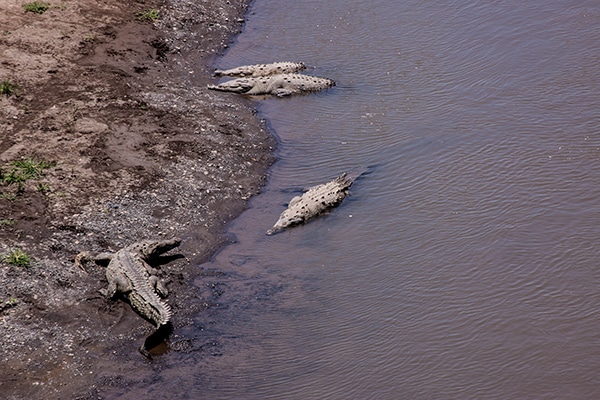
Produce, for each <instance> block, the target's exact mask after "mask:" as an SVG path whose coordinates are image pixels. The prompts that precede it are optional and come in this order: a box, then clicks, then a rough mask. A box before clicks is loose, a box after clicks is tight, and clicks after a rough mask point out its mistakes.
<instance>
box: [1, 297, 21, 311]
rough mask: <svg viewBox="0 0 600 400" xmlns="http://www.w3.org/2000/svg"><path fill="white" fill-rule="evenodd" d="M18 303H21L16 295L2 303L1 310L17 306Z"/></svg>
mask: <svg viewBox="0 0 600 400" xmlns="http://www.w3.org/2000/svg"><path fill="white" fill-rule="evenodd" d="M17 304H19V301H18V300H17V299H15V298H14V297H11V298H10V299H8V300H6V301H3V302H1V303H0V311H4V310H6V309H8V308H13V307H16V306H17Z"/></svg>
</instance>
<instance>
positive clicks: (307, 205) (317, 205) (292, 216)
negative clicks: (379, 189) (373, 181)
mask: <svg viewBox="0 0 600 400" xmlns="http://www.w3.org/2000/svg"><path fill="white" fill-rule="evenodd" d="M364 171H365V169H364V168H360V169H357V170H353V171H350V172H347V173H344V174H342V175H341V176H338V177H337V178H335V179H334V180H332V181H330V182H327V183H323V184H321V185H318V186H314V187H312V188H310V189H308V191H306V193H304V194H303V195H302V196H296V197H294V198H293V199H292V200H291V201H290V202H289V204H288V208H287V209H286V210H285V211H283V212H282V213H281V215H280V216H279V220H278V221H277V222H276V223H275V225H273V227H272V228H271V229H269V230H268V231H267V235H273V234H274V233H277V232H279V231H281V230H283V229H285V228H288V227H290V226H294V225H298V224H302V223H304V222H306V221H308V220H309V219H311V218H313V217H315V216H317V215H319V214H321V213H322V212H324V211H326V210H327V209H329V208H331V207H335V206H337V205H339V204H340V203H341V202H342V201H343V200H344V199H345V198H346V196H347V195H348V189H349V188H350V186H352V183H353V182H354V181H355V180H356V178H358V176H360V175H361V174H362V173H363V172H364Z"/></svg>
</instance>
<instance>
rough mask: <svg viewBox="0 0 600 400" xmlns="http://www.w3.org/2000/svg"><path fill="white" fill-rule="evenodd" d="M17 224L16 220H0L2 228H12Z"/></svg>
mask: <svg viewBox="0 0 600 400" xmlns="http://www.w3.org/2000/svg"><path fill="white" fill-rule="evenodd" d="M14 224H15V220H14V219H0V227H2V226H12V225H14Z"/></svg>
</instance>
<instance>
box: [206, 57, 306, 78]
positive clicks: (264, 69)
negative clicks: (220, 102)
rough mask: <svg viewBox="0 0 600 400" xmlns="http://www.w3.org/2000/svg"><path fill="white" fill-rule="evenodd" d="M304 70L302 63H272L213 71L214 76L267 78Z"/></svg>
mask: <svg viewBox="0 0 600 400" xmlns="http://www.w3.org/2000/svg"><path fill="white" fill-rule="evenodd" d="M304 69H306V65H305V64H304V63H303V62H292V61H283V62H274V63H270V64H254V65H242V66H240V67H236V68H231V69H226V70H221V69H217V70H215V73H214V75H215V76H239V77H244V76H253V77H256V76H268V75H276V74H291V73H294V72H298V71H302V70H304Z"/></svg>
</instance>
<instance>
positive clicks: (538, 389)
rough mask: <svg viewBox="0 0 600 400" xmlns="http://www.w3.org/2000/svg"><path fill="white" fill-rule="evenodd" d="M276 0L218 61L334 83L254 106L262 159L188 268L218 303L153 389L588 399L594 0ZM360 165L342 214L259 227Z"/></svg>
mask: <svg viewBox="0 0 600 400" xmlns="http://www.w3.org/2000/svg"><path fill="white" fill-rule="evenodd" d="M283 4H284V3H283V2H281V1H276V0H256V1H255V2H254V4H253V6H252V8H251V10H250V12H249V14H248V18H247V21H248V22H247V24H246V26H245V30H244V32H243V33H242V34H241V35H240V37H239V38H238V39H237V42H236V43H235V44H234V45H233V46H232V47H231V49H230V51H229V52H228V53H227V54H226V55H225V57H224V58H222V59H220V60H218V63H217V65H216V66H217V67H219V68H230V67H234V66H237V65H242V64H253V63H262V62H270V61H283V60H301V61H304V62H305V63H307V64H308V65H311V66H312V68H309V69H308V70H307V71H305V73H306V74H310V75H317V76H326V77H328V78H332V79H334V80H336V81H337V86H336V87H334V88H332V89H330V90H328V91H325V92H321V93H317V94H312V95H307V96H298V97H292V98H284V99H276V98H269V99H262V100H256V102H257V103H256V104H257V107H258V108H259V112H260V114H261V116H262V117H264V118H265V119H266V120H267V121H268V123H269V124H270V127H271V128H272V129H273V131H274V133H275V134H276V135H277V137H278V139H279V141H280V147H279V150H278V156H279V161H278V162H277V163H276V164H275V165H274V166H273V168H272V169H271V173H270V178H269V183H268V185H267V187H266V188H265V190H264V192H263V194H261V195H260V196H258V197H256V198H254V199H253V200H252V201H251V204H250V205H251V208H250V209H249V210H248V211H247V212H246V213H244V214H243V215H242V216H241V217H240V218H239V219H237V220H236V221H234V223H233V224H232V226H231V234H232V237H235V243H234V244H232V245H230V246H228V247H226V248H224V249H223V250H222V251H221V252H220V253H219V254H218V255H217V256H216V257H215V258H214V260H213V261H211V262H210V263H207V264H205V265H201V266H199V268H204V269H205V270H206V271H209V272H210V271H220V272H218V273H217V272H215V276H214V277H211V276H210V273H207V277H205V278H203V279H198V280H197V282H195V284H196V285H197V286H198V288H199V290H200V291H204V292H206V291H207V290H213V294H214V293H215V291H216V293H217V294H221V293H222V296H221V297H220V300H219V301H220V302H221V303H220V304H222V306H218V305H217V306H215V307H212V308H210V309H209V310H208V311H207V312H203V313H201V314H199V315H198V316H197V321H198V324H197V325H198V329H197V331H191V330H190V331H189V332H184V333H183V334H186V335H188V336H190V337H197V338H198V340H199V341H200V342H203V343H204V344H203V346H204V348H205V349H206V348H210V346H211V345H214V348H215V349H216V350H215V353H214V354H212V356H210V357H208V356H206V354H207V351H204V352H203V353H202V354H204V356H203V357H202V358H199V357H196V356H195V355H194V353H193V352H192V353H190V355H189V358H187V359H183V360H178V361H176V360H174V359H173V360H169V355H165V361H164V362H165V364H169V365H165V366H164V368H165V371H164V376H163V377H164V381H163V382H162V383H161V385H163V390H164V388H165V386H164V385H166V387H168V388H169V390H170V391H171V393H172V394H173V395H177V398H210V399H503V400H504V399H590V400H591V399H599V398H600V314H599V310H600V291H599V289H600V245H599V244H598V240H599V238H600V132H599V128H600V3H599V2H598V1H589V0H588V1H577V2H574V1H548V0H543V1H542V0H532V1H526V2H525V1H517V0H502V1H493V2H486V1H468V0H465V1H441V0H433V1H422V0H406V1H391V0H372V1H368V2H367V1H348V0H346V1H337V0H332V1H327V2H324V1H322V0H318V1H317V0H303V1H294V2H285V5H284V6H282V5H283ZM357 166H366V167H368V172H367V173H365V174H364V175H363V176H361V177H360V178H359V179H358V180H357V181H356V182H355V184H354V186H353V187H352V190H351V197H349V198H348V199H346V201H345V202H344V203H343V204H342V205H341V206H340V207H338V208H336V209H334V210H332V211H331V212H330V213H329V214H328V215H325V216H322V217H320V218H318V219H316V220H314V221H312V222H310V223H309V224H307V225H304V226H300V227H296V228H294V229H290V230H288V231H285V232H283V233H280V234H278V235H275V236H271V237H268V236H266V235H265V231H266V230H267V229H268V228H270V227H271V226H272V225H273V223H274V222H275V221H276V220H277V217H278V215H279V213H281V211H283V209H284V208H285V204H286V203H287V202H288V201H289V200H290V199H291V198H292V197H293V196H294V195H297V194H298V193H300V190H302V189H303V188H306V187H310V186H312V185H315V184H318V183H321V182H325V181H327V180H329V179H331V178H334V177H335V176H337V175H339V174H340V173H342V172H344V171H346V170H350V169H352V168H355V167H357ZM213 278H214V279H213ZM211 279H213V280H212V281H211ZM211 282H212V283H211ZM207 288H208V289H207ZM177 340H178V338H177V335H176V336H175V337H174V338H173V341H174V342H175V344H177V343H176V342H177ZM179 356H180V355H179V354H178V355H177V357H179Z"/></svg>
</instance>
